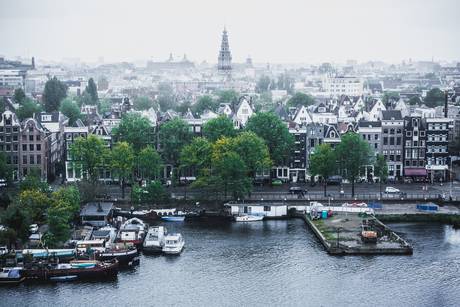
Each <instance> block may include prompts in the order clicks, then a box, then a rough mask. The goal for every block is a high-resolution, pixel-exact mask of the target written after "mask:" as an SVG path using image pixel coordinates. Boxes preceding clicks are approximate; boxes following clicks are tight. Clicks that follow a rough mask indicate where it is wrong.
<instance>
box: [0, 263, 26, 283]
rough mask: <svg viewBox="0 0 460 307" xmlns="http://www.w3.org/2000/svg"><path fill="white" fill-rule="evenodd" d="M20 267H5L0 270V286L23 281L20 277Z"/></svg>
mask: <svg viewBox="0 0 460 307" xmlns="http://www.w3.org/2000/svg"><path fill="white" fill-rule="evenodd" d="M21 270H22V268H21V267H6V268H2V269H0V284H18V283H20V282H21V281H23V280H24V279H25V277H23V276H21V275H20V271H21Z"/></svg>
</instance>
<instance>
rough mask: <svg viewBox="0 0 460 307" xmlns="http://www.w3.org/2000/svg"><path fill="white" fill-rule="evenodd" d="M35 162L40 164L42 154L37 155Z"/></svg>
mask: <svg viewBox="0 0 460 307" xmlns="http://www.w3.org/2000/svg"><path fill="white" fill-rule="evenodd" d="M37 164H38V165H41V164H42V155H37Z"/></svg>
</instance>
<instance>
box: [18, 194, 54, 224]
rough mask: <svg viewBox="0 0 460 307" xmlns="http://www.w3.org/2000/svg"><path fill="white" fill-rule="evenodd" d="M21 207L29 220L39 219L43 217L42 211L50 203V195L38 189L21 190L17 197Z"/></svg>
mask: <svg viewBox="0 0 460 307" xmlns="http://www.w3.org/2000/svg"><path fill="white" fill-rule="evenodd" d="M18 201H19V203H20V204H21V207H22V209H24V210H26V211H27V213H28V214H29V217H30V219H31V220H34V221H39V220H41V219H42V217H43V212H44V210H45V209H47V208H48V207H49V205H50V204H51V199H50V197H49V196H48V195H47V194H45V193H42V192H40V191H39V190H24V191H21V193H20V194H19V197H18Z"/></svg>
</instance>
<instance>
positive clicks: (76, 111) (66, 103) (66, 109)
mask: <svg viewBox="0 0 460 307" xmlns="http://www.w3.org/2000/svg"><path fill="white" fill-rule="evenodd" d="M59 111H61V112H62V114H64V115H65V116H67V117H68V118H69V126H72V125H73V124H74V123H75V122H76V121H77V120H78V119H80V120H82V121H84V120H85V117H84V116H83V114H81V111H80V108H79V107H78V106H77V103H76V102H74V101H73V100H72V98H71V97H67V98H65V99H63V100H62V102H61V106H60V107H59Z"/></svg>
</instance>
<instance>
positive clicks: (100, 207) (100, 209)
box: [97, 202, 103, 212]
mask: <svg viewBox="0 0 460 307" xmlns="http://www.w3.org/2000/svg"><path fill="white" fill-rule="evenodd" d="M102 211H103V210H102V206H101V202H99V204H98V205H97V212H102Z"/></svg>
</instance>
